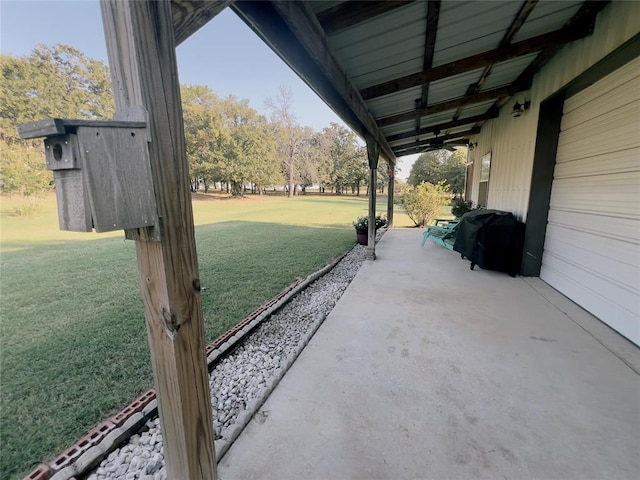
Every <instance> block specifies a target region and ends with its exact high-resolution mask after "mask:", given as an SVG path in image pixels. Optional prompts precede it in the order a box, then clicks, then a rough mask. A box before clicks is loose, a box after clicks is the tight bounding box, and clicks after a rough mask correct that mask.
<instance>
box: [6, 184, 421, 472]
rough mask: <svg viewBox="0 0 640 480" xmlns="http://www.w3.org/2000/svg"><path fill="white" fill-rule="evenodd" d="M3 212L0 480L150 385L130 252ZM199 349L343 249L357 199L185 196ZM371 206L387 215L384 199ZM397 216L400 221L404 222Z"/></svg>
mask: <svg viewBox="0 0 640 480" xmlns="http://www.w3.org/2000/svg"><path fill="white" fill-rule="evenodd" d="M44 203H45V206H44V207H43V209H42V210H41V211H40V212H38V213H36V214H34V215H31V216H27V217H18V216H15V215H12V214H11V208H12V201H11V200H10V199H6V198H3V199H2V205H1V208H0V210H1V211H0V214H1V217H0V221H1V225H0V227H1V237H0V254H1V276H0V289H1V290H0V294H1V299H0V300H1V323H0V329H1V330H0V369H1V371H0V382H1V385H0V387H1V388H0V395H1V412H0V422H1V424H0V449H1V457H0V478H2V479H9V478H21V477H22V476H23V475H24V474H26V473H27V472H28V471H30V470H31V469H32V468H34V467H35V466H36V465H37V464H38V463H40V462H42V461H49V460H51V459H52V458H53V456H55V455H57V454H59V453H61V452H62V451H63V450H64V449H65V448H67V447H68V446H69V445H71V444H72V443H73V442H75V441H76V440H77V439H79V438H80V437H81V436H82V435H84V434H85V433H86V431H87V430H89V429H90V428H92V427H94V426H95V425H96V424H97V423H98V422H100V421H101V420H103V419H106V418H108V417H110V416H111V415H113V414H114V413H116V412H117V411H119V410H120V409H121V408H123V407H124V406H125V405H127V404H128V403H129V402H131V401H132V400H133V399H134V398H135V397H137V396H138V395H140V394H141V393H142V392H144V391H146V390H148V389H149V388H150V387H152V386H153V379H152V373H151V366H150V363H149V349H148V345H147V337H146V331H145V325H144V316H143V306H142V300H141V296H140V291H139V288H138V279H137V270H136V260H135V244H134V242H132V241H125V240H124V239H123V234H122V232H114V233H111V234H102V235H98V234H95V233H69V232H60V231H59V230H58V224H57V216H56V207H55V197H54V196H50V197H48V198H47V199H46V201H45V202H44ZM193 205H194V216H195V221H196V225H197V226H196V241H197V249H198V261H199V266H200V278H201V283H202V286H203V287H204V288H203V290H202V303H203V309H204V317H205V331H206V342H207V343H208V342H210V341H212V340H213V339H215V338H216V337H217V336H219V335H220V334H221V333H223V332H224V331H226V330H227V329H228V328H229V327H231V326H232V325H234V324H235V323H237V322H238V321H240V320H242V319H243V318H244V317H246V315H248V314H249V313H250V312H252V311H253V310H255V309H256V308H257V307H258V306H259V305H261V304H263V303H265V302H266V301H268V300H269V299H271V298H272V297H273V296H274V295H275V294H277V293H278V292H279V291H281V290H282V289H283V288H284V287H286V286H287V285H289V284H290V283H292V282H293V281H295V279H296V278H298V277H305V276H307V275H308V274H309V273H311V272H313V271H316V270H318V269H319V268H321V267H322V266H324V265H325V264H327V263H328V262H330V261H331V260H332V259H333V258H335V257H337V256H339V255H341V254H343V253H344V252H346V251H347V250H348V249H350V248H351V247H352V246H353V244H354V241H355V233H354V229H353V227H352V226H351V222H352V221H353V220H354V219H355V218H356V217H357V216H360V215H365V214H366V212H367V202H366V198H365V197H364V196H363V197H359V198H356V197H349V196H344V197H333V196H319V195H315V196H314V195H310V196H301V197H297V198H293V199H288V198H284V197H280V196H278V197H257V196H251V197H249V198H245V199H220V198H218V199H212V198H211V197H208V196H204V195H198V197H197V198H195V199H194V202H193ZM378 209H379V210H380V211H381V212H386V198H385V197H381V198H380V199H379V203H378ZM403 217H404V216H403V215H401V214H399V215H398V216H397V219H398V223H400V224H406V225H408V224H409V223H410V222H408V220H407V219H406V218H403Z"/></svg>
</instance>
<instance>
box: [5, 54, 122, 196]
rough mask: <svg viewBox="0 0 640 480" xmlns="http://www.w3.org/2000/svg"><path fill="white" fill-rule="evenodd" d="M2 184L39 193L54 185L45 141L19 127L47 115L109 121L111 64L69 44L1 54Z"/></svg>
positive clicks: (13, 190)
mask: <svg viewBox="0 0 640 480" xmlns="http://www.w3.org/2000/svg"><path fill="white" fill-rule="evenodd" d="M0 74H1V76H2V80H1V81H0V151H1V152H2V154H1V161H0V169H1V170H0V188H1V190H2V193H4V194H20V195H37V194H40V193H42V192H44V191H46V190H47V189H49V188H50V184H51V181H52V175H51V173H50V172H48V171H47V170H46V167H45V161H44V149H43V144H42V140H34V141H23V140H20V139H19V138H18V132H17V128H16V127H17V125H18V124H21V123H26V122H31V121H35V120H41V119H43V118H47V117H58V118H87V119H108V118H111V117H112V116H113V112H114V102H113V95H112V91H111V78H110V75H109V69H108V67H107V66H106V65H105V64H104V63H102V62H100V61H97V60H93V59H91V58H88V57H86V56H85V55H84V54H82V53H81V52H80V51H79V50H77V49H75V48H73V47H70V46H68V45H62V44H60V45H56V46H54V47H47V46H44V45H38V46H37V47H36V48H35V49H34V50H33V53H32V54H31V55H29V56H25V57H14V56H12V55H0Z"/></svg>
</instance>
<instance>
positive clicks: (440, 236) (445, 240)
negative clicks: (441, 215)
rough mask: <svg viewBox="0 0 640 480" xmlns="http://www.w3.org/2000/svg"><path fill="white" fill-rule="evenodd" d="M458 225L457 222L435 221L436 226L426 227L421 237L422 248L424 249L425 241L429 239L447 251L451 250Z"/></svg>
mask: <svg viewBox="0 0 640 480" xmlns="http://www.w3.org/2000/svg"><path fill="white" fill-rule="evenodd" d="M458 225H459V223H458V221H457V220H436V224H435V225H432V226H431V227H427V229H426V230H425V232H424V234H423V235H422V246H423V247H424V244H425V243H426V242H427V239H429V240H431V241H432V242H433V243H435V244H438V245H442V246H443V247H444V248H446V249H448V250H453V244H454V243H455V242H456V235H457V234H458Z"/></svg>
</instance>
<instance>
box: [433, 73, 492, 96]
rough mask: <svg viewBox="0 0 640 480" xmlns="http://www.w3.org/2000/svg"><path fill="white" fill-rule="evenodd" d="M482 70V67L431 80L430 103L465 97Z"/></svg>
mask: <svg viewBox="0 0 640 480" xmlns="http://www.w3.org/2000/svg"><path fill="white" fill-rule="evenodd" d="M482 70H483V69H482V68H480V69H477V70H472V71H471V72H466V73H461V74H459V75H454V76H452V77H447V78H443V79H442V80H437V81H435V82H431V83H430V84H429V105H433V104H434V103H441V102H446V101H448V100H453V99H455V98H460V97H463V96H464V95H465V93H466V92H467V88H469V85H471V84H472V83H475V82H477V81H478V79H479V78H480V75H481V73H482Z"/></svg>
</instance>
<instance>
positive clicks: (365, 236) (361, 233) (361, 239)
mask: <svg viewBox="0 0 640 480" xmlns="http://www.w3.org/2000/svg"><path fill="white" fill-rule="evenodd" d="M356 238H357V240H358V243H359V244H360V245H367V244H368V243H369V231H368V230H356Z"/></svg>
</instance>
